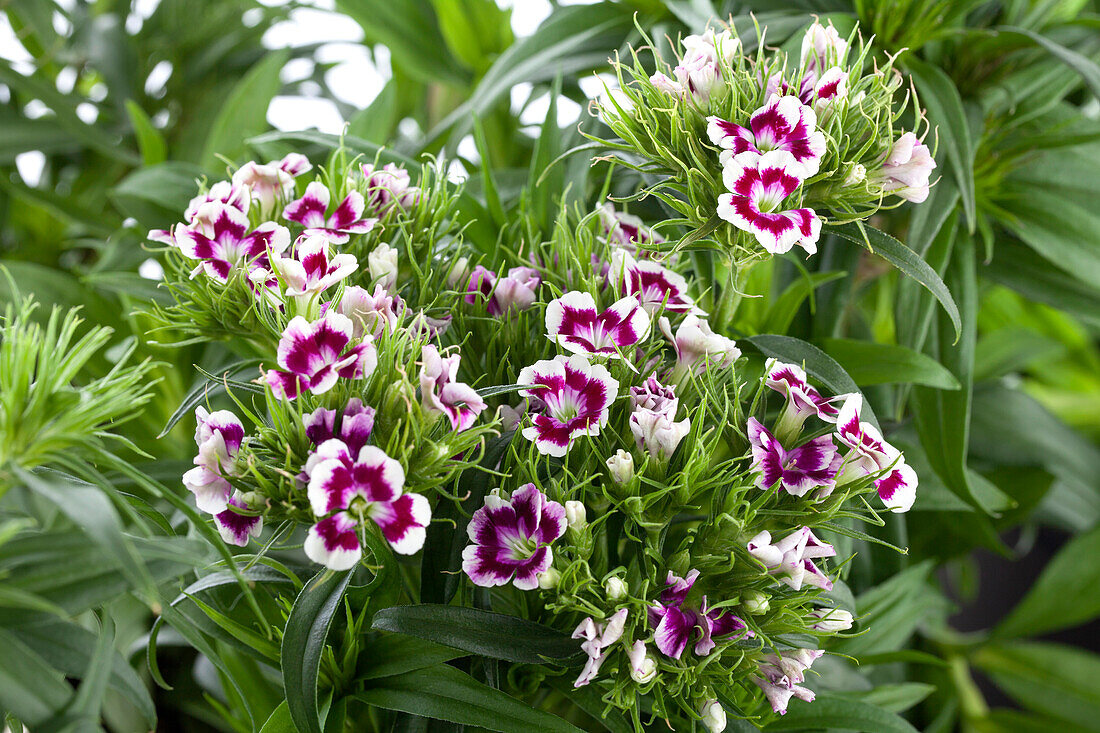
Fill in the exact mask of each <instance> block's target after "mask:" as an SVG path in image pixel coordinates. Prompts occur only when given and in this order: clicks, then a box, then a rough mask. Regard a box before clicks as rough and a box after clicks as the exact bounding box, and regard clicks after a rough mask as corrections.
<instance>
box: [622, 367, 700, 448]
mask: <svg viewBox="0 0 1100 733" xmlns="http://www.w3.org/2000/svg"><path fill="white" fill-rule="evenodd" d="M630 401H631V403H632V404H633V406H634V410H633V412H632V413H631V414H630V432H632V433H633V434H634V441H635V443H636V444H637V446H638V449H639V450H645V451H646V452H647V453H649V454H650V455H651V456H653V457H654V458H656V459H657V460H658V461H660V462H662V463H666V462H667V461H668V460H669V459H670V458H671V457H672V454H673V453H675V452H676V447H677V446H678V445H679V444H680V441H681V440H683V439H684V437H685V436H686V435H687V434H688V431H689V430H690V429H691V423H690V421H689V420H688V419H687V418H684V419H683V420H681V421H680V422H675V420H676V410H677V408H678V407H679V404H680V401H679V400H678V399H677V398H676V392H675V390H674V389H673V388H672V387H666V386H665V385H663V384H661V383H660V382H658V381H657V378H656V377H653V376H651V377H649V379H647V380H646V382H645V384H644V385H642V386H641V387H631V388H630Z"/></svg>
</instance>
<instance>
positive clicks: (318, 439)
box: [302, 397, 375, 473]
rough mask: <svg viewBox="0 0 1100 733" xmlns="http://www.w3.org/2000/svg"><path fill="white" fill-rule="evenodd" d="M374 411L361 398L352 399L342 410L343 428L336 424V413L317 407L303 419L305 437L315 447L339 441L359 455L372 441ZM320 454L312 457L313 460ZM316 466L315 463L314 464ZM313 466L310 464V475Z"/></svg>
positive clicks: (308, 467) (341, 422)
mask: <svg viewBox="0 0 1100 733" xmlns="http://www.w3.org/2000/svg"><path fill="white" fill-rule="evenodd" d="M374 415H375V410H374V408H373V407H370V406H369V405H364V404H363V401H362V400H360V399H359V398H358V397H353V398H351V399H350V400H348V403H347V404H346V405H344V409H343V410H341V411H340V425H339V427H337V425H336V410H329V409H327V408H324V407H318V408H317V409H316V410H314V411H313V412H309V413H306V414H305V415H303V416H302V426H303V427H304V428H305V430H306V437H307V438H309V440H310V442H311V443H313V445H315V446H319V445H321V444H322V443H324V442H326V441H329V440H332V439H333V438H339V439H340V441H341V442H342V443H343V444H344V445H346V446H347V447H348V450H350V451H351V453H352V454H358V453H359V450H360V449H361V448H362V447H363V446H364V445H366V444H367V441H369V440H370V434H371V432H372V431H373V430H374ZM316 455H317V454H316V453H314V454H312V455H310V459H311V460H312V459H313V458H314V457H315V456H316ZM314 462H315V463H316V461H314ZM311 469H312V466H311V465H309V464H308V463H307V473H308V471H309V470H311Z"/></svg>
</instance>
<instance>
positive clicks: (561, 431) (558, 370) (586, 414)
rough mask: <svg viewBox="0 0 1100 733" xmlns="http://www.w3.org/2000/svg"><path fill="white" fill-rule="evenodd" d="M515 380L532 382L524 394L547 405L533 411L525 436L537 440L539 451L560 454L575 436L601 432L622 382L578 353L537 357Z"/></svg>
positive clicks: (525, 383)
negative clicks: (546, 357) (544, 357)
mask: <svg viewBox="0 0 1100 733" xmlns="http://www.w3.org/2000/svg"><path fill="white" fill-rule="evenodd" d="M516 381H517V383H519V384H524V385H531V388H528V389H525V390H521V391H520V394H521V395H522V396H524V397H530V398H533V399H538V400H541V402H542V403H543V404H544V405H545V407H544V409H543V411H542V412H541V413H538V414H533V415H531V425H529V426H528V427H525V428H524V429H523V437H525V438H527V439H528V440H531V441H534V443H535V447H536V448H537V449H538V451H539V453H542V454H545V455H551V456H557V457H559V458H560V457H561V456H564V455H565V454H566V452H568V450H569V448H570V447H571V446H572V444H573V440H574V439H576V438H578V437H580V436H582V435H592V436H595V435H599V433H600V428H602V427H603V426H604V425H606V424H607V411H608V408H609V407H610V405H611V402H612V401H613V400H614V399H615V396H616V395H617V393H618V391H619V382H618V381H617V380H616V379H614V378H613V377H612V376H611V373H610V372H608V371H607V369H606V368H605V367H603V366H602V365H600V364H590V363H589V362H588V359H586V358H585V357H583V356H581V355H579V354H577V355H574V356H569V357H566V356H558V357H555V358H554V359H552V360H543V361H537V362H535V363H534V364H532V365H531V366H529V367H524V368H523V370H522V371H521V372H520V374H519V379H517V380H516Z"/></svg>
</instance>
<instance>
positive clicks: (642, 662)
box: [627, 639, 657, 685]
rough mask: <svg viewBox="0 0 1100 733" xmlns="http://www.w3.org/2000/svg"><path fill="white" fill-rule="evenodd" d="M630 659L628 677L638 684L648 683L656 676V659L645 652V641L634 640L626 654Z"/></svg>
mask: <svg viewBox="0 0 1100 733" xmlns="http://www.w3.org/2000/svg"><path fill="white" fill-rule="evenodd" d="M627 657H628V658H629V659H630V679H632V680H634V681H635V682H637V683H638V684H639V685H648V684H649V683H650V682H652V681H653V678H654V677H656V676H657V660H656V659H654V658H653V656H652V655H650V654H648V653H647V652H646V648H645V642H644V641H642V640H641V639H639V640H637V641H635V642H634V645H633V646H631V647H630V652H629V653H628V654H627Z"/></svg>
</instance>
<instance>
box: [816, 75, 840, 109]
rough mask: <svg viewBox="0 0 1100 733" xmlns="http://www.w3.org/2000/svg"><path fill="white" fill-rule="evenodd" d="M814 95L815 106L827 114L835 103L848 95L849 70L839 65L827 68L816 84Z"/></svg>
mask: <svg viewBox="0 0 1100 733" xmlns="http://www.w3.org/2000/svg"><path fill="white" fill-rule="evenodd" d="M814 97H815V98H816V101H815V102H814V108H815V109H816V110H817V111H818V112H819V113H821V114H827V113H828V110H829V108H830V107H831V106H832V105H833V104H834V103H836V102H839V101H840V100H842V99H846V98H847V97H848V72H846V71H844V70H843V69H841V68H840V67H838V66H834V67H832V68H831V69H828V70H826V71H825V73H824V74H822V75H821V78H819V79H818V80H817V83H816V84H815V85H814Z"/></svg>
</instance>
